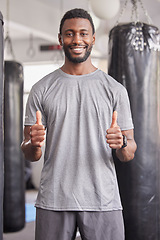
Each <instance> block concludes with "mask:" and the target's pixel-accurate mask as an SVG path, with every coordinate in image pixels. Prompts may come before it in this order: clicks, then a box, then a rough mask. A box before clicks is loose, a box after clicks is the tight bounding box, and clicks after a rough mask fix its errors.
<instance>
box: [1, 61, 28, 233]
mask: <svg viewBox="0 0 160 240" xmlns="http://www.w3.org/2000/svg"><path fill="white" fill-rule="evenodd" d="M4 70H5V78H4V232H15V231H18V230H21V229H22V228H23V227H24V225H25V184H24V159H23V155H22V152H21V148H20V145H21V142H22V138H23V131H22V129H23V68H22V65H21V64H19V63H17V62H15V61H5V66H4Z"/></svg>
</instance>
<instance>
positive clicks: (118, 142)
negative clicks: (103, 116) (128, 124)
mask: <svg viewBox="0 0 160 240" xmlns="http://www.w3.org/2000/svg"><path fill="white" fill-rule="evenodd" d="M117 116H118V114H117V112H116V111H114V112H113V115H112V123H111V126H110V128H109V129H107V131H106V132H107V135H106V142H107V144H109V147H110V148H112V149H120V148H121V147H122V145H123V136H122V132H121V129H120V127H119V126H118V124H117Z"/></svg>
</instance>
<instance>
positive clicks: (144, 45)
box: [108, 22, 160, 240]
mask: <svg viewBox="0 0 160 240" xmlns="http://www.w3.org/2000/svg"><path fill="white" fill-rule="evenodd" d="M159 44H160V34H159V31H158V29H157V28H156V27H155V26H152V25H149V24H145V23H141V22H137V23H128V24H122V25H120V24H119V25H117V26H116V27H114V28H113V29H112V30H111V31H110V36H109V65H108V73H109V74H110V75H111V76H113V77H114V78H115V79H116V80H117V81H119V82H120V83H122V84H123V85H124V86H125V87H126V89H127V90H128V94H129V98H130V103H131V111H132V116H133V122H134V132H135V140H136V143H137V147H138V148H137V151H136V154H135V159H134V160H133V161H131V162H128V163H125V164H124V163H121V162H120V161H118V160H117V159H115V164H116V169H117V175H118V181H119V187H120V194H121V199H122V204H123V208H124V221H125V231H126V240H135V239H136V240H144V239H145V240H159V239H160V219H159V213H160V211H159V210H160V185H159V183H160V156H159V153H160V152H159V149H160V142H159V120H158V119H159V83H160V73H159V71H160V52H159V50H160V45H159Z"/></svg>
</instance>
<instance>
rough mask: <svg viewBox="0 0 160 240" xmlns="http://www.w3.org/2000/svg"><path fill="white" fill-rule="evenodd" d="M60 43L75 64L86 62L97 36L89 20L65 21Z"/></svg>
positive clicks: (73, 19) (75, 19)
mask: <svg viewBox="0 0 160 240" xmlns="http://www.w3.org/2000/svg"><path fill="white" fill-rule="evenodd" d="M59 41H60V44H61V45H62V46H63V49H64V53H65V56H66V57H67V58H68V60H69V61H71V62H73V63H81V62H84V61H86V60H87V58H88V57H89V56H90V53H91V50H92V46H93V44H94V43H95V35H93V31H92V26H91V24H90V22H89V20H88V19H84V18H72V19H67V20H65V22H64V25H63V27H62V34H61V35H59Z"/></svg>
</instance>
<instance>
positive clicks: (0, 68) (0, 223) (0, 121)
mask: <svg viewBox="0 0 160 240" xmlns="http://www.w3.org/2000/svg"><path fill="white" fill-rule="evenodd" d="M3 42H4V40H3V17H2V14H1V12H0V239H2V238H3V237H2V236H3V162H4V147H3V146H4V142H3V53H4V52H3Z"/></svg>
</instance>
